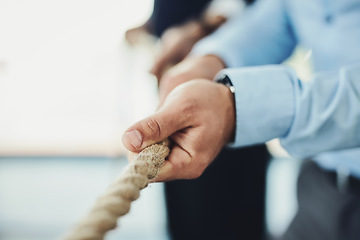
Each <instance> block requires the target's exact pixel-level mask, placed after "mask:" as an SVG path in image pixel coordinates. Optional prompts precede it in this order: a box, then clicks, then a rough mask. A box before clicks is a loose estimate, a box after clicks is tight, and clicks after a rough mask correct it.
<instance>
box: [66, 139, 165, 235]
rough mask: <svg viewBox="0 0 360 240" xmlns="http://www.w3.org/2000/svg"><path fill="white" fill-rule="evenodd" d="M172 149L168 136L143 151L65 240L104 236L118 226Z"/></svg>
mask: <svg viewBox="0 0 360 240" xmlns="http://www.w3.org/2000/svg"><path fill="white" fill-rule="evenodd" d="M169 153H170V147H169V140H167V139H166V140H164V141H162V142H160V143H157V144H154V145H151V146H149V147H147V148H145V149H144V150H143V151H141V152H140V153H139V154H138V155H137V156H136V158H135V159H134V160H133V161H132V162H131V163H130V164H129V165H128V166H127V168H126V169H125V170H124V172H123V173H122V174H121V175H120V177H119V178H118V179H117V180H116V181H115V182H113V183H112V184H111V185H110V186H109V188H108V189H107V191H106V192H105V194H104V195H103V196H101V197H100V198H99V199H98V200H97V202H96V203H95V205H94V207H93V208H92V210H91V211H90V212H89V214H88V215H87V216H86V217H85V218H84V219H83V220H82V221H81V222H79V223H78V225H77V226H76V227H75V228H74V229H73V230H72V231H71V232H70V233H69V234H68V235H67V236H66V237H65V238H64V240H103V239H104V236H105V234H106V232H108V231H109V230H111V229H114V228H116V225H117V220H118V218H119V217H121V216H123V215H125V214H126V213H128V212H129V210H130V204H131V202H132V201H134V200H136V199H137V198H138V197H139V195H140V190H141V189H143V188H145V187H146V186H147V185H148V184H149V181H150V180H151V179H153V178H155V177H156V176H157V174H158V172H159V169H160V167H161V166H162V165H163V164H164V161H165V158H166V157H167V156H168V155H169Z"/></svg>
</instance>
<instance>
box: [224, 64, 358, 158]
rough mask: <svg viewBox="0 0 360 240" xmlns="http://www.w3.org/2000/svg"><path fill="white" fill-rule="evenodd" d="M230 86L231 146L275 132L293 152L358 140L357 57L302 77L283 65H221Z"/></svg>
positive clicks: (273, 135)
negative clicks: (233, 129)
mask: <svg viewBox="0 0 360 240" xmlns="http://www.w3.org/2000/svg"><path fill="white" fill-rule="evenodd" d="M220 74H221V75H223V74H226V75H228V76H229V78H230V79H231V81H232V84H233V85H234V87H235V104H236V133H235V142H234V144H233V146H234V147H241V146H247V145H252V144H257V143H262V142H265V141H268V140H270V139H273V138H280V142H281V144H282V146H283V147H284V148H285V149H286V150H287V151H288V152H289V153H290V154H291V155H293V156H296V157H301V158H305V157H311V156H314V155H317V154H319V153H321V152H326V151H333V150H340V149H347V148H355V147H359V146H360V62H358V63H354V64H351V65H348V66H344V67H342V68H341V69H340V70H339V71H334V72H324V73H319V74H317V75H315V77H314V78H313V79H312V80H311V81H310V82H302V81H300V80H299V79H298V78H297V77H296V74H295V73H294V72H293V71H292V70H291V69H290V68H288V67H285V66H282V65H269V66H259V67H248V68H238V69H225V70H223V71H221V72H220V73H219V75H220Z"/></svg>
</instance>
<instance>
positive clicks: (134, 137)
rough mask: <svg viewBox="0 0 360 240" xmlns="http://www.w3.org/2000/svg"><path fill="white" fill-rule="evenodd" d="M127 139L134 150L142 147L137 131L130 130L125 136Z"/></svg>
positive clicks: (140, 137) (139, 134)
mask: <svg viewBox="0 0 360 240" xmlns="http://www.w3.org/2000/svg"><path fill="white" fill-rule="evenodd" d="M125 136H126V137H127V139H128V140H129V142H130V144H131V145H133V146H134V147H135V148H139V147H141V145H142V136H141V133H140V132H139V131H138V130H132V131H130V132H127V133H126V134H125Z"/></svg>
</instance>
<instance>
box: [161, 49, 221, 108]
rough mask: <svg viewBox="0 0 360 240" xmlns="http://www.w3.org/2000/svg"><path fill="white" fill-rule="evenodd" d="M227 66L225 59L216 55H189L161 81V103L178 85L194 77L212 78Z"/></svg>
mask: <svg viewBox="0 0 360 240" xmlns="http://www.w3.org/2000/svg"><path fill="white" fill-rule="evenodd" d="M224 67H225V65H224V63H223V61H222V60H221V59H220V58H219V57H217V56H215V55H207V56H202V57H188V58H186V59H185V60H183V61H182V62H180V63H179V64H177V65H175V66H174V67H172V68H171V69H169V70H168V71H167V72H166V74H165V75H164V76H163V78H162V79H161V81H160V85H159V98H160V105H161V104H162V102H163V101H164V100H165V98H166V96H167V95H168V94H169V92H171V90H173V89H174V88H175V87H176V86H178V85H180V84H182V83H184V82H187V81H190V80H192V79H197V78H202V79H208V80H212V79H214V77H215V75H216V74H217V73H218V72H219V71H220V70H222V69H223V68H224Z"/></svg>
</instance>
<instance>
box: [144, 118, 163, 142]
mask: <svg viewBox="0 0 360 240" xmlns="http://www.w3.org/2000/svg"><path fill="white" fill-rule="evenodd" d="M143 129H144V130H145V131H146V134H147V135H148V136H150V137H151V138H156V139H158V138H160V136H161V128H160V124H159V122H158V121H157V120H156V119H155V118H152V117H150V118H148V119H147V120H146V121H145V126H144V127H143Z"/></svg>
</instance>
